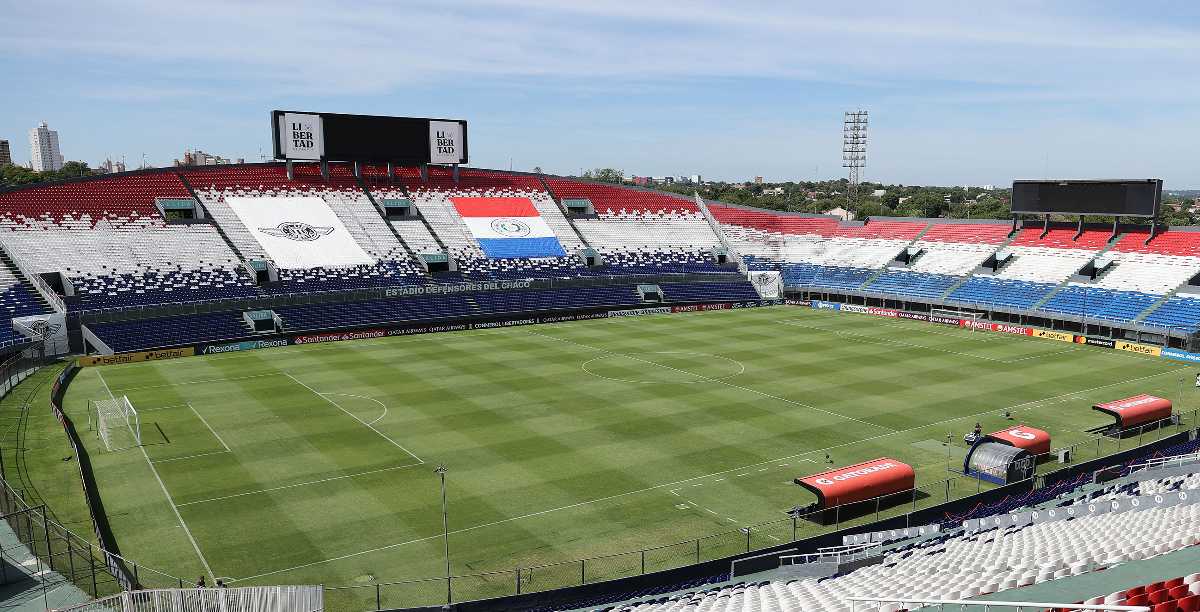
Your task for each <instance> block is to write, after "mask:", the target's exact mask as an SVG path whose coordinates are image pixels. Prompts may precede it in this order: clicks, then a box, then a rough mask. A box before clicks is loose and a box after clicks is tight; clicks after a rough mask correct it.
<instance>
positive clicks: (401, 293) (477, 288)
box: [383, 280, 533, 297]
mask: <svg viewBox="0 0 1200 612" xmlns="http://www.w3.org/2000/svg"><path fill="white" fill-rule="evenodd" d="M531 287H533V281H532V280H519V281H495V282H487V283H462V284H458V285H428V286H415V287H393V288H389V289H387V290H385V291H384V292H383V295H384V297H405V296H411V295H452V294H455V293H478V292H481V291H508V290H509V289H529V288H531Z"/></svg>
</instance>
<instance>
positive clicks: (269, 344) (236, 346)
mask: <svg viewBox="0 0 1200 612" xmlns="http://www.w3.org/2000/svg"><path fill="white" fill-rule="evenodd" d="M287 345H288V341H287V340H286V339H284V338H279V339H277V340H247V341H245V342H234V343H232V344H217V345H209V346H206V347H204V354H205V355H217V354H220V353H236V352H238V351H252V350H255V349H264V348H279V347H281V346H287Z"/></svg>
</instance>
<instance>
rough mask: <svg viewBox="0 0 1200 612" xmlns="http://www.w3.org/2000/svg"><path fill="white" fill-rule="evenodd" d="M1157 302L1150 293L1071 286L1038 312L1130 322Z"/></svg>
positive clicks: (1156, 297)
mask: <svg viewBox="0 0 1200 612" xmlns="http://www.w3.org/2000/svg"><path fill="white" fill-rule="evenodd" d="M1158 298H1159V296H1156V295H1150V294H1148V293H1138V292H1130V291H1113V290H1111V289H1102V288H1098V287H1084V286H1079V285H1068V286H1066V287H1063V288H1062V289H1061V290H1060V291H1059V292H1058V293H1056V294H1054V295H1053V296H1052V297H1051V298H1050V299H1049V300H1046V303H1045V304H1042V305H1041V306H1040V307H1039V308H1038V310H1041V311H1045V312H1052V313H1058V314H1072V315H1079V316H1082V317H1085V318H1092V319H1107V320H1110V321H1118V322H1127V321H1132V320H1133V319H1135V318H1137V316H1138V315H1139V314H1141V312H1142V311H1143V310H1145V309H1146V308H1149V307H1150V305H1151V304H1153V303H1154V302H1156V301H1158Z"/></svg>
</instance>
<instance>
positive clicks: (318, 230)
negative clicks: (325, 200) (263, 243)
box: [258, 221, 333, 242]
mask: <svg viewBox="0 0 1200 612" xmlns="http://www.w3.org/2000/svg"><path fill="white" fill-rule="evenodd" d="M258 231H260V232H262V233H264V234H267V235H268V236H275V237H278V238H287V239H288V240H296V241H299V242H310V241H313V240H316V239H318V238H320V237H321V236H326V235H328V234H329V233H330V232H332V231H333V228H332V227H328V226H326V227H321V226H315V225H309V224H307V223H304V222H303V221H284V222H282V223H280V224H279V225H277V226H275V227H260V228H258Z"/></svg>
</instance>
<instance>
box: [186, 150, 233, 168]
mask: <svg viewBox="0 0 1200 612" xmlns="http://www.w3.org/2000/svg"><path fill="white" fill-rule="evenodd" d="M229 163H232V162H230V160H229V158H227V157H221V156H220V155H212V154H210V153H205V152H204V151H201V150H200V149H196V150H195V151H184V152H183V159H177V160H175V165H176V166H223V165H225V164H229Z"/></svg>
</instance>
